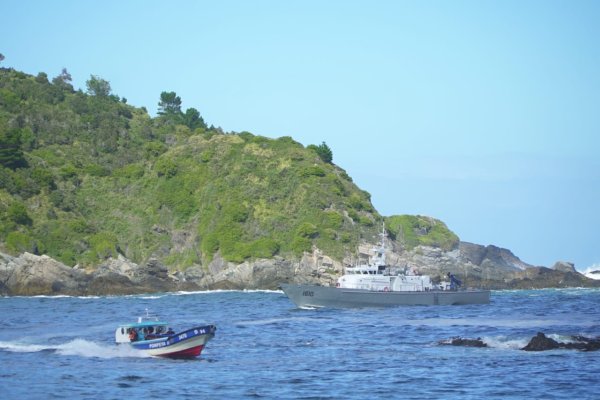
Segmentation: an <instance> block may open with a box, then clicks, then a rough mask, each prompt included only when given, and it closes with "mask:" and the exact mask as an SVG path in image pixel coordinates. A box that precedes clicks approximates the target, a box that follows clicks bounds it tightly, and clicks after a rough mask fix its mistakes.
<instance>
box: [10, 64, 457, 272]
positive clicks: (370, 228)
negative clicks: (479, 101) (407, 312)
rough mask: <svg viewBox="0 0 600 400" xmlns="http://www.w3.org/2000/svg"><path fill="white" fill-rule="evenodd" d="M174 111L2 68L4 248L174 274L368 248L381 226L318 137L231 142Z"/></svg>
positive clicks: (174, 102) (427, 239)
mask: <svg viewBox="0 0 600 400" xmlns="http://www.w3.org/2000/svg"><path fill="white" fill-rule="evenodd" d="M181 103H182V102H181V99H180V98H179V96H177V94H176V93H174V92H162V93H161V94H160V101H159V103H158V107H159V110H158V111H159V112H158V116H157V117H156V118H152V117H150V116H149V115H148V113H147V112H146V110H145V109H144V108H142V109H140V108H135V107H133V106H130V105H128V104H126V101H125V100H124V99H120V98H119V97H118V96H116V95H113V94H111V89H110V83H109V82H108V81H105V80H104V79H102V78H100V77H97V76H93V75H92V76H91V78H90V80H88V81H87V92H86V93H84V92H82V91H81V90H79V91H76V90H74V89H73V87H72V85H71V76H70V74H69V73H68V72H67V71H66V69H63V71H62V72H61V74H59V75H58V76H57V77H55V78H53V79H52V80H51V81H50V80H49V79H48V76H47V75H46V74H45V73H40V74H38V76H36V77H34V76H30V75H27V74H24V73H22V72H18V71H15V70H12V69H6V68H0V250H2V251H6V252H9V253H20V252H23V251H29V252H33V253H37V254H42V253H44V254H48V255H49V256H51V257H54V258H56V259H58V260H60V261H62V262H64V263H66V264H68V265H74V264H76V263H79V264H81V265H85V266H93V265H97V264H98V263H99V262H101V261H102V260H104V259H106V258H108V257H116V256H117V255H118V254H123V255H125V256H126V257H127V258H129V259H131V260H133V261H134V262H137V263H141V262H144V261H145V260H147V259H148V258H149V257H159V258H160V259H161V260H162V261H163V262H165V263H166V264H167V265H169V266H170V267H171V268H173V269H176V268H180V269H181V268H186V267H189V266H190V265H193V264H203V265H206V263H208V262H209V261H211V260H212V259H213V258H214V257H215V255H217V254H219V255H220V256H221V257H223V258H224V259H226V260H229V261H233V262H243V261H245V260H251V259H255V258H269V257H273V256H275V255H281V256H283V257H288V258H298V257H300V256H301V255H302V253H303V252H304V251H311V249H312V248H313V246H316V247H318V248H320V249H321V250H322V251H323V252H325V253H326V254H328V255H331V256H333V257H337V258H338V259H341V258H342V257H343V256H344V255H346V254H348V253H349V252H354V251H355V248H356V246H357V243H358V241H359V240H363V239H368V240H376V238H377V233H378V230H379V226H380V222H381V219H382V217H381V216H379V215H378V214H377V212H376V211H375V209H374V208H373V206H372V204H371V199H370V195H369V194H368V193H367V192H365V191H363V190H360V189H359V188H358V187H356V185H354V183H352V180H351V179H350V177H349V176H348V175H347V174H346V172H345V171H343V170H342V169H340V168H339V167H337V166H336V165H335V164H333V163H332V152H331V149H329V147H328V146H327V145H326V144H325V143H324V142H323V143H322V144H321V145H319V146H315V145H310V146H307V147H306V148H305V147H304V146H303V145H301V144H300V143H298V142H296V141H294V140H293V139H292V138H290V137H281V138H278V139H270V138H266V137H262V136H257V135H254V134H252V133H249V132H241V133H234V132H228V133H226V132H223V130H222V129H220V128H215V127H213V126H211V127H208V126H207V125H206V124H205V122H204V120H203V119H202V117H201V116H200V113H199V112H198V111H197V110H196V109H194V108H189V109H187V110H186V112H182V111H181ZM407 218H409V217H407V216H403V217H392V218H390V219H389V222H388V226H389V227H390V233H393V234H394V235H395V236H396V237H397V239H398V240H403V241H404V243H406V244H407V245H409V244H410V245H411V246H414V245H416V244H419V243H423V244H432V245H440V246H445V247H448V246H450V247H451V246H452V243H454V242H452V240H454V239H455V238H456V237H455V236H454V235H453V234H452V233H451V232H449V231H448V230H447V228H446V227H445V226H444V225H443V224H442V223H441V222H439V221H438V222H436V223H434V224H430V225H431V226H430V227H429V231H428V232H427V233H426V234H424V235H420V234H417V233H415V229H416V228H415V225H414V224H412V225H410V224H409V225H407V222H405V220H407ZM414 218H421V217H414ZM403 221H404V222H403ZM411 223H412V222H411ZM409 227H410V229H408V228H409ZM401 235H404V236H405V238H404V239H401V238H400V236H401ZM450 236H451V238H450V239H452V240H450V239H448V237H450Z"/></svg>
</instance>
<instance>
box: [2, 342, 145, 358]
mask: <svg viewBox="0 0 600 400" xmlns="http://www.w3.org/2000/svg"><path fill="white" fill-rule="evenodd" d="M0 350H3V351H9V352H13V353H37V352H42V351H51V352H54V353H56V354H59V355H63V356H80V357H87V358H128V357H134V358H147V357H151V356H150V355H148V354H146V353H143V352H141V351H138V350H136V349H134V348H133V347H130V346H118V345H106V344H99V343H96V342H92V341H89V340H85V339H74V340H71V341H69V342H65V343H63V344H56V345H51V344H28V343H20V342H0Z"/></svg>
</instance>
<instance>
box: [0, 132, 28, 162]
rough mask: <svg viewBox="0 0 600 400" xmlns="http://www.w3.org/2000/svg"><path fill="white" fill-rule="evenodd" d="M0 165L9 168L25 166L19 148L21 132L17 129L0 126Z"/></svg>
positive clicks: (21, 151) (23, 157)
mask: <svg viewBox="0 0 600 400" xmlns="http://www.w3.org/2000/svg"><path fill="white" fill-rule="evenodd" d="M0 165H2V166H3V167H6V168H10V169H13V170H14V169H17V168H21V167H27V161H26V160H25V156H24V154H23V150H21V132H20V131H19V130H18V129H6V130H5V129H2V127H1V126H0Z"/></svg>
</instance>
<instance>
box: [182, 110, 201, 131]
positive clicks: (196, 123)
mask: <svg viewBox="0 0 600 400" xmlns="http://www.w3.org/2000/svg"><path fill="white" fill-rule="evenodd" d="M183 123H184V124H185V125H186V126H187V127H188V128H190V129H192V130H194V129H196V128H206V123H204V119H203V118H202V117H201V116H200V112H199V111H198V110H196V109H195V108H188V109H187V110H185V114H184V115H183Z"/></svg>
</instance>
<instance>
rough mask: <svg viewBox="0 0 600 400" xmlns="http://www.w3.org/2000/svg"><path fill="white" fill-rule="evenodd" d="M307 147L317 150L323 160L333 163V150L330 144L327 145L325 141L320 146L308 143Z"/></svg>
mask: <svg viewBox="0 0 600 400" xmlns="http://www.w3.org/2000/svg"><path fill="white" fill-rule="evenodd" d="M307 148H308V149H311V150H314V151H316V152H317V155H318V156H319V158H321V160H323V162H326V163H328V164H331V163H332V161H333V152H332V151H331V149H330V148H329V146H327V143H325V142H323V143H321V144H320V145H318V146H317V145H314V144H311V145H308V146H307Z"/></svg>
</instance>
